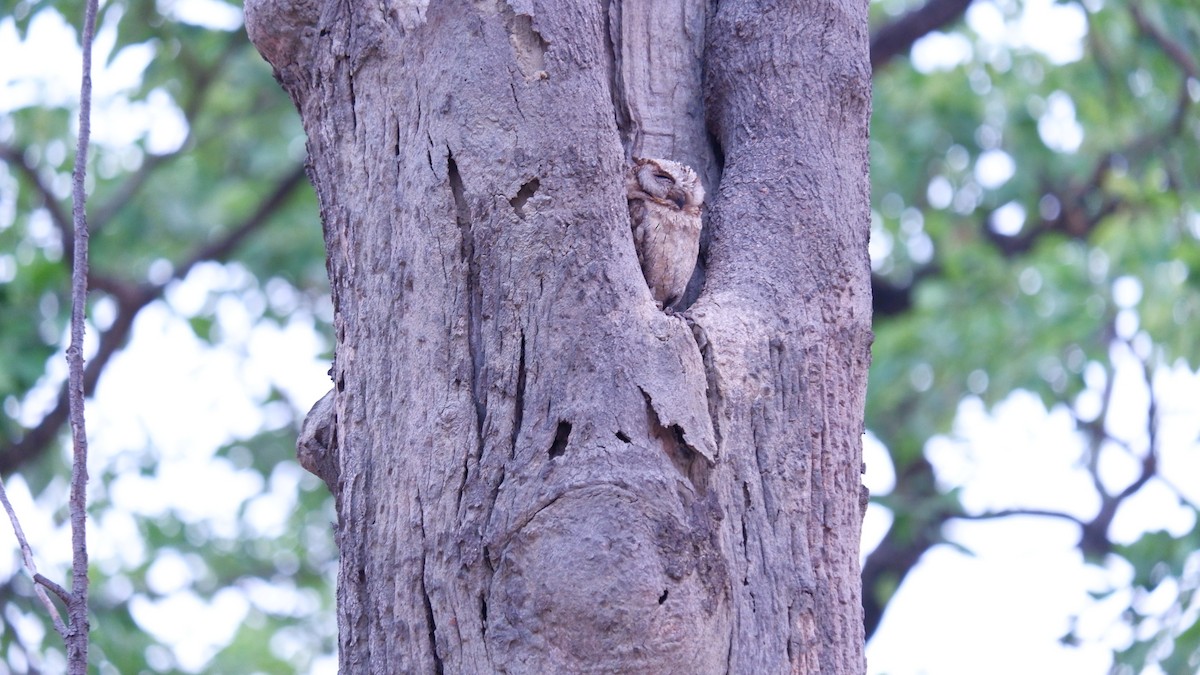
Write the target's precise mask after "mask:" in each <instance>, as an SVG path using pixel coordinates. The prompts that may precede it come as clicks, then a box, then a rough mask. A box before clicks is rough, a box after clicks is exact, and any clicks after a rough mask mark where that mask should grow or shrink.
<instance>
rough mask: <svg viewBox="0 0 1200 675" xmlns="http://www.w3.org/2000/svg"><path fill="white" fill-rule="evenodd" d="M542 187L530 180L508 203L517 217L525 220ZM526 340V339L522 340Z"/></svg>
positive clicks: (534, 178)
mask: <svg viewBox="0 0 1200 675" xmlns="http://www.w3.org/2000/svg"><path fill="white" fill-rule="evenodd" d="M541 186H542V184H541V182H540V181H539V180H538V179H537V177H536V176H535V177H533V178H530V179H529V180H528V181H526V182H525V184H524V185H522V186H521V189H520V190H517V194H516V196H515V197H513V198H512V199H510V200H508V203H509V204H510V205H511V206H512V208H513V211H516V213H517V217H518V218H520V219H521V220H525V205H526V204H528V203H529V199H530V198H531V197H533V195H535V194H537V191H538V188H540V187H541ZM522 339H524V338H522Z"/></svg>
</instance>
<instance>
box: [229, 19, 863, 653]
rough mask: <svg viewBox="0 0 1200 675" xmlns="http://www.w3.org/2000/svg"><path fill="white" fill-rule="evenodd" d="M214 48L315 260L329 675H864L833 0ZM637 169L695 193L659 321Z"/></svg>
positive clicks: (854, 196) (851, 193) (855, 363)
mask: <svg viewBox="0 0 1200 675" xmlns="http://www.w3.org/2000/svg"><path fill="white" fill-rule="evenodd" d="M246 19H247V29H248V31H249V32H250V36H251V38H252V39H253V40H254V42H255V44H256V46H257V47H258V48H259V50H260V51H261V52H262V53H263V55H264V57H265V58H266V59H267V60H268V61H269V62H270V63H271V64H272V65H273V66H274V67H275V70H276V75H277V77H278V78H279V80H280V82H281V83H282V84H283V86H284V87H285V89H286V90H287V91H288V92H289V93H290V94H291V96H292V98H293V100H294V101H295V103H296V106H297V108H298V110H299V111H300V115H301V118H302V120H303V122H304V126H305V129H306V131H307V133H308V138H309V157H310V176H311V178H312V180H313V183H314V185H315V187H316V189H317V194H318V197H319V200H320V205H321V215H322V220H323V223H324V228H325V240H326V246H327V249H328V254H329V262H328V265H329V274H330V281H331V287H332V292H333V299H334V305H335V330H336V334H337V341H338V343H337V358H336V363H335V365H334V371H333V374H334V381H335V392H336V394H335V396H334V397H332V399H331V401H332V403H333V405H332V409H330V408H329V406H325V407H324V408H323V412H322V413H321V414H322V416H323V419H325V420H328V419H335V420H336V434H333V433H332V430H328V432H327V433H326V432H323V435H322V434H316V433H312V434H307V435H306V438H307V439H308V440H309V441H312V439H319V438H329V437H333V438H336V444H335V447H334V451H335V455H334V456H332V457H331V459H332V461H334V462H335V466H336V468H333V467H329V466H328V465H327V464H324V463H326V462H328V461H330V456H328V455H326V454H325V453H326V451H327V450H328V448H326V447H325V446H319V447H318V446H311V445H310V446H305V447H310V448H314V449H312V450H311V454H310V455H309V457H310V458H320V459H321V462H320V463H322V465H323V466H325V467H326V468H323V469H322V470H321V473H323V474H325V475H324V476H323V477H324V478H326V479H327V481H328V482H330V484H331V485H330V487H331V490H332V491H333V492H334V494H335V495H336V496H337V497H338V521H339V522H338V525H337V541H338V546H339V549H340V551H341V567H340V573H339V579H338V621H339V629H340V638H339V640H340V650H341V651H340V659H341V666H342V669H343V671H344V672H354V673H358V672H380V673H383V672H451V673H485V672H514V673H523V672H529V673H538V672H643V673H716V672H737V673H751V672H753V673H769V672H831V673H841V672H861V671H862V670H863V669H864V667H865V664H864V662H863V656H862V609H861V598H860V596H861V587H860V581H859V576H858V536H859V525H860V517H861V511H862V505H861V504H860V490H861V483H860V480H859V472H860V468H861V445H860V439H861V432H862V416H863V396H864V388H865V382H866V369H867V362H868V359H869V340H870V332H869V324H870V294H869V264H868V259H867V248H866V239H867V231H868V217H867V196H868V184H867V176H866V170H867V164H866V144H867V137H866V133H867V117H868V114H869V74H870V70H869V66H868V63H867V35H866V28H867V26H866V2H865V0H853V1H851V0H825V1H823V2H815V3H807V4H806V6H805V7H803V8H800V7H791V6H786V5H784V6H774V5H759V4H758V3H754V2H734V1H732V0H723V1H722V2H721V3H720V4H719V8H716V9H714V8H713V7H709V6H708V5H707V4H706V3H703V2H687V1H686V0H678V1H672V2H663V3H659V2H654V3H651V2H650V0H641V1H639V2H620V1H618V0H613V1H612V2H608V3H583V2H558V3H537V2H531V1H525V2H520V1H516V0H514V1H512V2H509V3H505V2H502V1H500V2H493V1H479V2H473V3H468V2H436V3H428V4H426V3H422V2H397V1H396V0H392V2H390V3H384V4H378V3H377V4H356V3H353V2H342V3H335V2H315V1H310V2H298V1H297V0H248V2H247V3H246ZM702 63H707V64H708V66H707V70H705V69H703V68H702V66H701V64H702ZM710 130H711V134H710ZM633 156H660V157H665V158H669V159H675V160H678V161H682V162H684V163H687V164H689V165H691V166H692V167H694V168H695V169H696V170H697V171H698V172H699V173H700V174H701V176H702V177H703V178H704V180H705V187H706V189H707V191H708V193H709V194H710V195H712V196H713V198H712V199H711V200H710V201H712V205H711V209H710V210H709V214H708V218H707V226H706V229H707V231H708V232H709V233H710V235H709V236H708V237H707V240H708V242H709V245H708V246H707V247H706V250H704V251H702V262H703V263H705V265H704V268H705V270H706V274H707V278H706V279H704V278H703V275H699V276H697V277H696V278H695V279H693V282H694V283H693V286H694V287H695V289H694V290H693V292H692V293H691V295H692V296H693V297H695V296H697V294H698V299H696V300H695V303H694V305H692V307H691V309H690V310H688V311H686V312H684V313H683V314H682V315H679V314H676V315H668V314H666V313H664V312H661V311H659V310H658V309H656V307H655V305H654V302H653V300H652V298H651V296H650V291H649V289H648V288H647V286H646V283H645V280H644V279H643V277H642V273H641V270H640V269H639V267H638V262H637V257H636V254H635V251H634V247H633V241H632V237H631V234H630V229H629V227H630V226H629V217H628V213H627V208H626V202H625V194H624V189H623V178H624V175H625V171H626V167H627V166H628V162H629V159H630V158H631V157H633ZM701 282H703V283H702V284H701ZM701 285H702V290H701ZM318 427H323V425H315V426H314V427H313V428H314V429H315V428H318ZM303 440H304V439H302V441H303ZM302 445H303V443H302ZM309 463H310V464H313V465H314V466H316V465H317V464H318V463H317V462H315V460H313V461H310V462H309Z"/></svg>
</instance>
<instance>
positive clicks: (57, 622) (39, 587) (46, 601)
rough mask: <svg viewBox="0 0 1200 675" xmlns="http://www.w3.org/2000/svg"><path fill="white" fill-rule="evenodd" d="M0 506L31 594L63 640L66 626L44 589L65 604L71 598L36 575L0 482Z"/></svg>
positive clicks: (30, 551)
mask: <svg viewBox="0 0 1200 675" xmlns="http://www.w3.org/2000/svg"><path fill="white" fill-rule="evenodd" d="M0 504H3V505H4V511H5V512H6V513H8V520H9V522H11V523H12V528H13V534H15V535H16V537H17V544H18V545H19V546H20V547H21V560H22V562H23V563H24V565H25V571H26V572H28V573H29V576H30V577H31V578H32V579H33V592H34V594H35V595H37V597H38V600H40V601H41V602H42V604H43V605H44V606H45V607H46V612H47V613H48V614H49V615H50V620H51V621H53V622H54V630H56V631H58V634H59V635H61V636H62V637H63V638H66V637H67V625H66V624H65V623H63V620H62V616H61V615H59V613H58V608H57V607H55V606H54V603H53V602H51V601H50V597H49V596H47V595H46V588H49V589H50V590H52V591H54V594H55V595H57V596H58V597H59V598H60V599H62V601H63V602H65V603H69V602H70V600H71V597H70V596H69V595H68V594H67V592H66V590H64V589H63V587H62V586H59V585H58V584H56V583H54V582H53V581H50V580H49V579H47V578H46V577H43V576H42V575H41V574H39V573H38V571H37V564H35V563H34V562H33V549H32V548H30V547H29V540H28V539H26V538H25V531H24V530H23V529H21V521H20V520H18V519H17V512H16V511H14V510H13V507H12V502H10V501H8V492H7V491H6V490H5V489H4V482H3V481H0ZM43 586H44V587H45V588H43Z"/></svg>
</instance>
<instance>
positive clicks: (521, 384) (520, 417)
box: [512, 331, 526, 454]
mask: <svg viewBox="0 0 1200 675" xmlns="http://www.w3.org/2000/svg"><path fill="white" fill-rule="evenodd" d="M525 377H526V376H525V332H524V331H522V332H521V356H520V358H519V359H518V361H517V392H516V396H515V398H514V400H513V431H512V451H513V453H514V454H515V453H516V449H517V439H518V438H519V437H520V436H521V424H522V423H523V422H524V418H525Z"/></svg>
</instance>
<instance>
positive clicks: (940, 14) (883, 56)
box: [871, 0, 971, 71]
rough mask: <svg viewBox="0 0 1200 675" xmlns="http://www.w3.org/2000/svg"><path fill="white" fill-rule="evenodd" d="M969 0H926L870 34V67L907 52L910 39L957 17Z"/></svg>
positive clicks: (876, 69)
mask: <svg viewBox="0 0 1200 675" xmlns="http://www.w3.org/2000/svg"><path fill="white" fill-rule="evenodd" d="M970 4H971V0H929V1H928V2H926V3H925V4H924V5H923V6H921V8H920V9H915V10H913V11H911V12H909V13H907V14H905V15H904V16H902V17H900V18H899V19H896V20H895V21H893V22H891V23H889V24H887V25H886V26H884V27H883V28H880V29H879V30H877V31H875V35H873V36H871V69H872V70H874V71H878V70H879V68H880V67H882V66H883V65H884V64H886V63H887V62H888V61H891V60H892V59H893V58H895V57H897V56H899V55H901V54H904V53H907V52H908V50H909V49H910V48H911V47H912V46H913V43H914V42H916V41H917V40H919V39H921V38H922V37H924V36H926V35H928V34H929V33H932V32H933V31H935V30H938V29H939V28H942V27H944V26H947V25H949V24H951V23H953V22H955V21H957V20H958V19H959V17H961V16H962V15H963V12H965V11H966V9H967V6H968V5H970Z"/></svg>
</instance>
